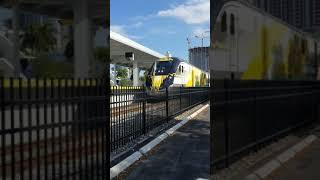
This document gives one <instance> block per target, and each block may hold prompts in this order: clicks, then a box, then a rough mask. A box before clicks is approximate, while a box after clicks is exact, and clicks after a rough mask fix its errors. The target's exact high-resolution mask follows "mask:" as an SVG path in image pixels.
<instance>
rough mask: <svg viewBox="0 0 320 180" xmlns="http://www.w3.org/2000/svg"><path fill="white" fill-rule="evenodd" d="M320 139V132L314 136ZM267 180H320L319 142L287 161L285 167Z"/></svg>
mask: <svg viewBox="0 0 320 180" xmlns="http://www.w3.org/2000/svg"><path fill="white" fill-rule="evenodd" d="M315 135H316V136H318V137H320V132H319V133H317V134H315ZM267 179H268V180H283V179H290V180H302V179H303V180H315V179H320V140H319V139H317V140H316V141H315V142H313V143H312V144H311V145H310V146H309V147H307V148H306V149H305V150H304V151H303V152H301V153H299V154H298V155H297V156H296V157H295V158H293V159H292V160H290V161H288V162H287V163H286V164H285V166H283V167H281V168H280V169H279V170H277V171H276V172H274V173H273V174H272V175H270V177H269V178H267Z"/></svg>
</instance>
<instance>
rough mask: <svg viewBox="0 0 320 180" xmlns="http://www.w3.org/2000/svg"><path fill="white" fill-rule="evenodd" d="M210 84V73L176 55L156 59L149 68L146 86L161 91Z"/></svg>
mask: <svg viewBox="0 0 320 180" xmlns="http://www.w3.org/2000/svg"><path fill="white" fill-rule="evenodd" d="M204 86H209V73H207V72H205V71H202V70H200V69H199V68H197V67H195V66H193V65H191V64H189V63H187V62H185V61H183V60H181V59H179V58H176V57H165V58H161V59H159V60H158V61H156V62H155V63H154V64H153V65H152V67H151V69H150V70H149V74H148V77H147V79H146V87H147V88H148V89H149V90H151V91H159V90H163V89H165V88H168V87H204Z"/></svg>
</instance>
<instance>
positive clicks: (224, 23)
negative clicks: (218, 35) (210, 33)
mask: <svg viewBox="0 0 320 180" xmlns="http://www.w3.org/2000/svg"><path fill="white" fill-rule="evenodd" d="M221 32H227V13H226V12H224V13H223V15H222V20H221Z"/></svg>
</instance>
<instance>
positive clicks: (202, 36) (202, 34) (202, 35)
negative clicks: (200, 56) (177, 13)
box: [195, 31, 210, 47]
mask: <svg viewBox="0 0 320 180" xmlns="http://www.w3.org/2000/svg"><path fill="white" fill-rule="evenodd" d="M207 32H210V31H204V32H203V33H201V36H198V35H195V37H196V38H201V47H203V39H204V38H206V37H205V36H204V34H205V33H207Z"/></svg>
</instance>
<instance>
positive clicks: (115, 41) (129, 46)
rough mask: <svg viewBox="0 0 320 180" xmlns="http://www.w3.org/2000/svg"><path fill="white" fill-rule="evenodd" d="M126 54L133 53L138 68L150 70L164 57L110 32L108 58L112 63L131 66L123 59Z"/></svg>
mask: <svg viewBox="0 0 320 180" xmlns="http://www.w3.org/2000/svg"><path fill="white" fill-rule="evenodd" d="M126 52H132V53H134V61H137V62H138V67H139V68H150V67H151V65H152V64H153V63H154V62H155V61H156V60H159V59H160V58H163V57H164V55H162V54H160V53H158V52H156V51H154V50H151V49H149V48H147V47H145V46H143V45H141V44H139V43H137V42H135V41H133V40H131V39H129V38H126V37H124V36H122V35H120V34H118V33H115V32H113V31H110V58H111V61H112V63H116V64H127V65H130V64H132V63H131V62H129V61H128V60H127V59H126V58H125V53H126Z"/></svg>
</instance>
